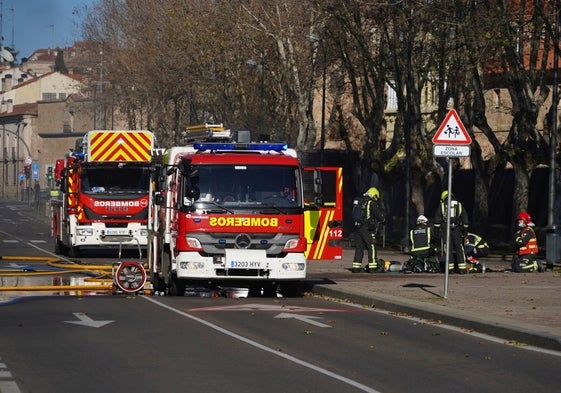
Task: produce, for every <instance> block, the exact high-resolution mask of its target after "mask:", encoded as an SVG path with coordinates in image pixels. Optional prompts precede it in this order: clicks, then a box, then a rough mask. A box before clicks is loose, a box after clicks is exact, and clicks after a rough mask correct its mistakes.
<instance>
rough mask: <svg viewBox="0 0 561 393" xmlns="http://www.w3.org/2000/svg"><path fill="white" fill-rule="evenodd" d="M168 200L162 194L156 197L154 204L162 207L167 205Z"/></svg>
mask: <svg viewBox="0 0 561 393" xmlns="http://www.w3.org/2000/svg"><path fill="white" fill-rule="evenodd" d="M165 201H166V198H165V197H164V196H163V195H162V194H156V196H155V197H154V203H155V204H156V205H158V206H161V205H163V204H164V203H165Z"/></svg>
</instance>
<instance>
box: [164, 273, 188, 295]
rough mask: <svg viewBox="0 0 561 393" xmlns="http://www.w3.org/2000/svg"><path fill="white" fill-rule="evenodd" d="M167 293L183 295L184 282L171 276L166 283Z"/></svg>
mask: <svg viewBox="0 0 561 393" xmlns="http://www.w3.org/2000/svg"><path fill="white" fill-rule="evenodd" d="M168 294H169V295H170V296H185V283H184V282H183V281H181V280H179V279H178V278H177V277H175V276H172V277H171V280H169V284H168Z"/></svg>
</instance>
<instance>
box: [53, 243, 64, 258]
mask: <svg viewBox="0 0 561 393" xmlns="http://www.w3.org/2000/svg"><path fill="white" fill-rule="evenodd" d="M54 251H55V254H58V255H64V251H65V249H64V245H63V244H62V242H61V241H60V240H58V239H55V247H54Z"/></svg>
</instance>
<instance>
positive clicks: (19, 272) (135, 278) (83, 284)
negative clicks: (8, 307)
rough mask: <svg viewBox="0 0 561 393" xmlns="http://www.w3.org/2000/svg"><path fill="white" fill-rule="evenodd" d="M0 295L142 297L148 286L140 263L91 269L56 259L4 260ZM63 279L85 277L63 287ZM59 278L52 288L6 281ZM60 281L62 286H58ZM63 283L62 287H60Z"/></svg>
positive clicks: (8, 258) (100, 266)
mask: <svg viewBox="0 0 561 393" xmlns="http://www.w3.org/2000/svg"><path fill="white" fill-rule="evenodd" d="M0 261H9V264H8V265H7V266H2V264H1V263H0V283H1V284H2V285H0V291H3V292H8V291H18V292H20V291H32V292H33V291H47V292H49V291H57V292H59V291H112V292H113V293H119V292H124V293H140V292H141V291H143V289H144V286H145V284H146V271H145V269H144V267H143V266H142V264H141V263H138V262H119V263H113V264H103V265H88V264H77V263H69V262H63V261H61V260H60V259H59V258H53V257H25V256H0ZM16 261H18V262H21V261H26V262H35V263H37V262H43V264H35V265H25V266H20V265H19V264H17V263H15V262H16ZM62 275H85V276H88V277H86V278H80V279H79V280H72V281H79V283H78V284H75V283H72V284H62V281H63V280H61V279H60V276H62ZM40 276H56V277H54V278H53V282H55V283H54V284H52V285H48V284H37V285H6V284H8V283H7V282H5V280H4V279H5V278H11V277H15V278H19V277H31V278H33V277H40ZM57 281H58V282H57ZM59 282H60V284H59Z"/></svg>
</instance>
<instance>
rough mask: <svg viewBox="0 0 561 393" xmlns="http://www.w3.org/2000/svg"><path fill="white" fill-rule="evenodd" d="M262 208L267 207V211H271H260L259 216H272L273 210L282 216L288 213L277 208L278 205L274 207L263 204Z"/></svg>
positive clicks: (270, 204)
mask: <svg viewBox="0 0 561 393" xmlns="http://www.w3.org/2000/svg"><path fill="white" fill-rule="evenodd" d="M261 206H265V207H266V208H267V209H269V211H267V210H259V214H271V210H274V211H277V212H279V213H280V214H287V213H286V211H284V210H282V209H281V208H280V207H277V206H276V205H273V204H272V203H263V204H262V205H261Z"/></svg>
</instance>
